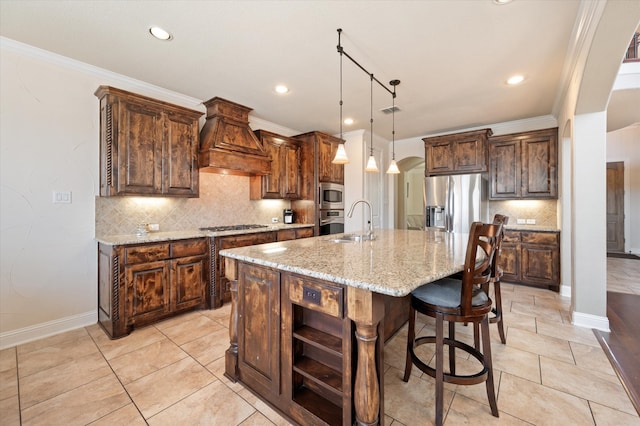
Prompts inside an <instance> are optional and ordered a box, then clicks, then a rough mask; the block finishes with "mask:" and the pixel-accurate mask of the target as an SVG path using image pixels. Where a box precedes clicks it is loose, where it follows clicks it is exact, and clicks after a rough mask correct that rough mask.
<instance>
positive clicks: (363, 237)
mask: <svg viewBox="0 0 640 426" xmlns="http://www.w3.org/2000/svg"><path fill="white" fill-rule="evenodd" d="M375 238H376V236H375V235H367V234H344V235H342V236H340V237H337V238H331V239H328V240H327V241H330V242H332V243H357V242H361V241H371V240H375Z"/></svg>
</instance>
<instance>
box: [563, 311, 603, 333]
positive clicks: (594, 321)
mask: <svg viewBox="0 0 640 426" xmlns="http://www.w3.org/2000/svg"><path fill="white" fill-rule="evenodd" d="M571 324H573V325H577V326H578V327H586V328H595V329H597V330H600V331H606V332H609V331H610V330H609V318H607V317H601V316H598V315H592V314H583V313H581V312H575V311H574V312H573V313H572V314H571Z"/></svg>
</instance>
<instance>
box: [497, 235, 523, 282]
mask: <svg viewBox="0 0 640 426" xmlns="http://www.w3.org/2000/svg"><path fill="white" fill-rule="evenodd" d="M499 263H500V267H502V272H503V275H502V281H506V282H519V281H520V243H502V247H501V251H500V262H499Z"/></svg>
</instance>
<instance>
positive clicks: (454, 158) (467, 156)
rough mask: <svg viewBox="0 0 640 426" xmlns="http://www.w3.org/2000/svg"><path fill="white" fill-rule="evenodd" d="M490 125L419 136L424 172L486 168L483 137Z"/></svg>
mask: <svg viewBox="0 0 640 426" xmlns="http://www.w3.org/2000/svg"><path fill="white" fill-rule="evenodd" d="M489 136H491V129H482V130H474V131H470V132H463V133H455V134H451V135H442V136H433V137H428V138H423V139H422V140H423V141H424V148H425V175H426V176H435V175H450V174H462V173H480V172H486V171H487V139H488V137H489Z"/></svg>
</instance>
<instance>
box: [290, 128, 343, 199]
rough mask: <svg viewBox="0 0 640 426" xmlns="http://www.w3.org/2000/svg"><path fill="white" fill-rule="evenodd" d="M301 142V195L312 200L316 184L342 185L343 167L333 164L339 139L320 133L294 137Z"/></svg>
mask: <svg viewBox="0 0 640 426" xmlns="http://www.w3.org/2000/svg"><path fill="white" fill-rule="evenodd" d="M294 139H297V140H300V141H302V142H303V153H302V163H303V164H302V174H303V177H304V184H303V192H302V195H303V197H302V198H304V199H306V200H313V199H314V197H315V196H316V195H315V192H316V188H317V185H318V182H333V183H339V184H342V185H344V165H343V164H333V163H332V162H331V161H333V158H334V157H335V155H336V152H337V151H338V145H339V144H340V142H341V140H340V138H336V137H335V136H331V135H328V134H326V133H322V132H309V133H304V134H302V135H297V136H294Z"/></svg>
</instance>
